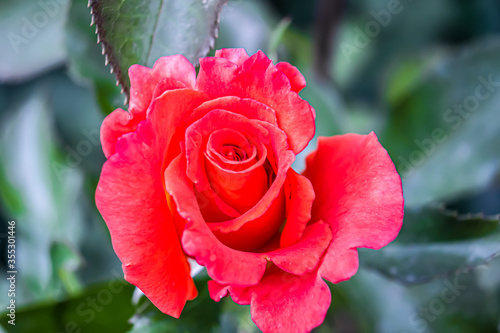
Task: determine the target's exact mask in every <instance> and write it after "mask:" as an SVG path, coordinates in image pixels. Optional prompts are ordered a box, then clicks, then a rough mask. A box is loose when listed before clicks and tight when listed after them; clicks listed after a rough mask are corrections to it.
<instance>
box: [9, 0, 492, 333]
mask: <svg viewBox="0 0 500 333" xmlns="http://www.w3.org/2000/svg"><path fill="white" fill-rule="evenodd" d="M49 2H50V3H52V4H55V5H52V6H49V5H47V3H49ZM40 13H45V15H42V14H40ZM45 18H46V19H45ZM89 23H90V14H89V9H88V8H87V1H86V0H73V1H68V0H57V1H55V0H54V1H50V0H41V1H38V0H22V1H18V0H0V226H1V230H0V242H1V246H0V306H1V309H5V307H6V306H7V305H8V301H9V298H8V297H7V290H8V288H9V287H8V282H7V280H6V272H7V270H8V269H7V266H6V264H7V253H6V250H7V241H6V240H7V235H8V231H9V230H8V228H7V227H8V225H7V221H10V220H15V221H16V241H17V243H16V244H17V258H16V259H17V270H18V274H17V281H16V305H17V309H16V310H17V312H16V325H15V326H12V325H8V324H7V319H8V317H7V316H6V314H5V312H3V313H2V318H1V320H0V324H1V325H2V326H1V327H0V331H8V332H228V333H229V332H241V333H243V332H245V333H246V332H258V331H259V330H258V329H257V328H256V327H255V325H254V324H253V323H252V322H251V320H250V318H249V309H248V307H244V306H237V305H235V304H234V303H232V302H231V300H230V299H226V300H224V301H222V302H221V303H215V302H213V301H211V300H210V299H209V297H208V296H207V292H206V287H205V285H206V279H207V277H206V274H205V273H204V272H201V273H200V274H199V275H198V276H197V277H196V280H197V284H198V287H199V289H200V297H199V298H198V299H197V300H196V301H194V302H189V304H188V305H187V307H186V309H185V311H184V313H183V316H182V317H181V320H173V319H171V318H168V317H166V316H164V315H162V314H160V313H159V312H158V311H155V309H154V306H152V305H150V304H149V302H148V301H147V300H146V299H144V298H141V297H139V296H140V295H137V294H135V295H134V287H133V286H131V285H129V284H128V283H126V282H124V281H123V280H122V271H121V268H120V263H119V261H118V259H117V257H116V255H115V254H114V252H113V250H112V247H111V242H110V238H109V233H108V231H107V228H106V226H105V224H104V222H103V220H102V218H101V217H100V215H99V213H98V211H97V209H96V207H95V204H94V191H95V188H96V184H97V181H98V179H99V173H100V169H101V166H102V164H103V162H104V160H105V159H104V156H103V154H102V152H101V147H100V143H99V127H100V124H101V122H102V120H103V118H104V117H105V115H106V114H107V113H109V112H111V111H112V110H113V109H115V108H117V107H123V96H121V95H120V90H119V88H117V87H116V86H115V78H114V75H113V74H110V73H109V66H108V67H105V65H104V56H102V55H101V47H100V46H99V45H97V44H96V36H95V34H94V29H95V28H94V27H90V26H89ZM222 47H244V48H245V49H246V50H247V51H248V52H249V53H250V54H252V53H254V52H256V51H257V50H259V49H261V50H263V51H264V52H265V53H266V54H268V55H269V56H270V57H272V58H273V59H274V60H275V61H288V62H291V63H292V64H294V65H295V66H297V67H298V68H299V69H300V70H301V71H302V73H304V75H305V77H306V80H307V82H308V86H307V88H306V89H305V90H304V91H303V92H302V93H301V96H302V97H303V98H304V99H306V100H308V101H309V102H310V103H311V104H312V105H313V106H314V108H315V109H316V112H317V134H318V135H335V134H342V133H347V132H357V133H368V132H370V131H375V132H376V133H377V135H378V137H379V139H380V141H381V142H382V144H383V145H384V147H386V149H387V150H388V152H389V153H390V155H391V157H392V159H393V160H394V162H395V164H396V166H397V168H398V171H399V172H400V174H401V175H402V178H403V185H404V194H405V200H406V207H405V211H406V215H405V221H404V226H403V230H402V231H401V234H400V236H399V237H398V238H397V240H396V241H395V242H393V243H392V244H391V245H389V246H388V247H386V248H385V249H383V250H380V251H370V250H362V251H360V269H359V272H358V274H357V275H356V276H354V277H353V278H352V279H351V280H349V281H346V282H342V283H339V284H337V285H330V287H331V291H332V306H331V308H330V310H329V312H328V315H327V318H326V320H325V322H324V324H323V325H322V326H320V327H319V328H317V329H316V330H315V332H318V333H322V332H338V333H357V332H363V333H364V332H367V333H368V332H370V333H371V332H382V333H385V332H388V333H391V332H399V333H403V332H406V333H410V332H412V333H413V332H419V333H421V332H457V333H458V332H464V333H465V332H484V333H489V332H500V258H497V256H499V255H500V224H499V221H498V214H499V213H500V186H499V183H500V182H499V181H500V177H499V175H500V173H499V170H500V2H498V1H497V0H475V1H469V0H440V1H434V0H401V1H397V0H319V1H299V0H268V1H264V0H229V3H228V4H227V5H226V6H225V7H224V9H223V11H222V15H221V21H220V32H219V38H218V39H217V41H216V48H222ZM212 52H213V51H212ZM314 145H315V142H314V141H313V142H312V143H311V145H310V147H309V148H308V150H307V151H306V152H305V153H304V154H306V153H307V152H308V151H311V150H312V149H314ZM304 154H302V158H303V156H304ZM295 168H296V169H297V170H300V169H301V168H303V162H301V161H300V159H299V161H298V162H297V163H296V165H295ZM138 218H140V217H138Z"/></svg>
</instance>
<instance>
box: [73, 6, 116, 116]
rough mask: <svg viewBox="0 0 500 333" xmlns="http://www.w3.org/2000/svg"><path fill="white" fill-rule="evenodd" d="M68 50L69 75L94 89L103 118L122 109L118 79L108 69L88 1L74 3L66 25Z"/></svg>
mask: <svg viewBox="0 0 500 333" xmlns="http://www.w3.org/2000/svg"><path fill="white" fill-rule="evenodd" d="M65 47H66V51H67V53H68V58H69V74H70V75H71V76H72V78H73V79H75V80H76V81H78V82H82V83H84V84H86V85H87V86H91V87H92V88H93V89H94V91H95V94H96V97H97V101H98V103H99V105H100V107H101V110H102V111H103V113H104V114H109V113H110V112H111V111H113V110H114V109H116V108H118V107H120V106H122V105H123V97H122V96H121V92H120V88H119V87H117V85H116V84H115V82H116V78H115V76H114V75H113V74H112V73H110V71H109V68H107V67H106V65H105V63H104V60H105V57H104V55H103V54H102V52H101V46H100V45H98V44H97V39H96V34H95V28H94V27H91V26H90V13H89V9H88V8H87V1H86V0H73V1H72V2H71V6H70V8H69V11H68V20H67V22H66V37H65Z"/></svg>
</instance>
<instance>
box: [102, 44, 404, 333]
mask: <svg viewBox="0 0 500 333" xmlns="http://www.w3.org/2000/svg"><path fill="white" fill-rule="evenodd" d="M129 77H130V83H131V88H130V105H129V112H126V111H124V110H122V109H117V110H115V111H114V112H113V113H111V114H110V115H109V116H108V117H107V118H106V119H105V120H104V122H103V124H102V128H101V141H102V146H103V150H104V154H105V155H106V158H107V161H106V163H105V164H104V166H103V169H102V174H101V178H100V181H99V185H98V187H97V193H96V202H97V207H98V208H99V211H100V212H101V214H102V216H103V218H104V220H105V221H106V223H107V226H108V228H109V230H110V233H111V239H112V242H113V247H114V250H115V252H116V254H117V255H118V257H119V258H120V260H121V262H122V263H123V271H124V273H125V279H126V280H127V281H129V282H130V283H132V284H134V285H136V286H137V287H138V288H139V289H140V290H141V291H142V292H144V294H145V295H146V296H147V297H148V298H149V299H150V300H151V302H152V303H153V304H154V305H155V306H157V307H158V308H159V309H160V310H161V311H162V312H164V313H166V314H168V315H171V316H173V317H176V318H178V317H179V316H180V314H181V311H182V309H183V307H184V305H185V303H186V301H188V300H192V299H194V298H195V297H196V296H197V291H196V288H195V285H194V283H193V279H192V278H191V275H190V265H189V263H188V258H192V259H194V260H196V262H198V264H200V265H202V266H204V267H206V270H207V273H208V275H209V276H210V278H211V279H212V280H211V281H209V282H208V288H209V292H210V296H211V297H212V298H213V299H214V300H215V301H219V300H220V299H221V298H222V297H224V296H227V295H228V294H230V295H231V297H232V299H233V300H234V301H235V302H236V303H238V304H250V311H251V316H252V319H253V321H254V322H255V323H256V325H257V326H258V327H259V328H260V329H262V330H263V331H265V332H306V331H310V330H311V329H313V328H314V327H316V326H318V325H320V324H321V323H322V322H323V320H324V318H325V315H326V311H327V309H328V307H329V305H330V300H331V295H330V291H329V288H328V286H327V284H326V282H325V281H324V279H326V280H328V281H330V282H332V283H337V282H340V281H343V280H346V279H349V278H350V277H351V276H352V275H354V274H355V273H356V271H357V269H358V254H357V248H358V247H366V248H372V249H379V248H381V247H383V246H385V245H387V244H388V243H389V242H391V241H392V240H393V239H394V238H395V237H396V236H397V234H398V232H399V230H400V228H401V224H402V218H403V195H402V189H401V179H400V177H399V175H398V174H397V172H396V169H395V167H394V164H393V163H392V161H391V159H390V157H389V155H388V154H387V152H386V150H385V149H384V148H383V147H382V146H381V145H380V143H379V142H378V140H377V137H376V136H375V134H374V133H370V134H368V135H357V134H346V135H339V136H333V137H320V138H318V148H317V150H316V151H314V152H313V153H311V154H310V155H309V156H308V157H307V159H306V170H305V171H304V172H303V173H302V174H298V173H297V172H295V171H294V170H293V169H292V168H291V166H292V163H293V162H294V160H295V156H296V155H297V154H298V153H300V152H301V151H302V150H303V149H304V148H305V147H306V146H307V144H308V143H309V141H310V140H311V139H312V138H313V136H314V133H315V124H314V122H315V112H314V109H313V108H312V107H311V106H310V105H309V103H307V102H306V101H305V100H303V99H302V98H300V97H299V95H298V93H299V91H300V90H302V88H304V87H305V84H306V83H305V80H304V77H303V76H302V74H301V73H300V72H299V71H298V70H297V69H296V68H295V67H293V66H292V65H290V64H288V63H286V62H280V63H278V64H276V65H273V63H272V62H271V60H269V59H268V58H267V57H266V55H265V54H264V53H262V52H260V51H259V52H257V53H256V54H254V55H253V56H251V57H249V56H248V54H247V53H246V52H245V51H244V50H243V49H223V50H219V51H217V52H216V53H215V57H207V58H202V59H200V68H199V73H198V76H197V75H196V71H195V68H194V67H193V65H192V64H191V63H189V61H188V60H187V59H186V58H184V57H183V56H181V55H175V56H168V57H162V58H160V59H159V60H158V61H157V62H156V63H155V64H154V66H153V68H147V67H143V66H140V65H134V66H132V67H130V69H129Z"/></svg>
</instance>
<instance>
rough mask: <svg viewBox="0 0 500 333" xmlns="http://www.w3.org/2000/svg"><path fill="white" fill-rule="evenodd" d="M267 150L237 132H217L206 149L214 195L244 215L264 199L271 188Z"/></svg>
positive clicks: (226, 130)
mask: <svg viewBox="0 0 500 333" xmlns="http://www.w3.org/2000/svg"><path fill="white" fill-rule="evenodd" d="M266 157H267V150H266V147H265V146H264V145H262V144H259V143H254V142H251V141H249V140H248V139H247V138H246V137H245V136H244V135H243V134H242V133H241V132H238V131H236V130H233V129H220V130H217V131H214V132H213V133H212V134H211V135H210V137H209V139H208V142H207V146H206V149H205V161H206V163H205V165H206V171H207V176H208V181H209V183H210V186H211V187H212V189H213V190H214V192H215V193H216V194H217V195H218V196H219V197H220V198H221V199H222V200H223V201H224V202H226V203H227V204H228V205H229V206H231V207H232V208H234V209H235V210H236V211H238V212H239V213H240V214H243V213H245V212H246V211H247V210H249V209H250V208H252V207H254V206H255V204H256V203H257V202H258V201H259V200H260V198H262V196H263V195H264V194H265V193H266V191H267V189H268V188H269V181H268V175H267V172H266V169H265V168H264V162H265V161H266Z"/></svg>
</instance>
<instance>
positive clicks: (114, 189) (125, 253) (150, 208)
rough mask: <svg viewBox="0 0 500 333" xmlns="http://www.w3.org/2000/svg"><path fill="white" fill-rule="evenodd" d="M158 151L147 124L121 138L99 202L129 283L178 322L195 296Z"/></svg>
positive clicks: (103, 176)
mask: <svg viewBox="0 0 500 333" xmlns="http://www.w3.org/2000/svg"><path fill="white" fill-rule="evenodd" d="M157 152H158V147H157V146H156V141H155V137H154V134H153V133H152V131H151V127H150V124H149V123H147V122H143V123H141V124H140V125H139V126H138V128H137V130H136V131H135V132H133V133H129V134H126V135H124V136H123V137H122V138H121V139H120V140H118V144H117V147H116V153H115V154H114V155H112V156H111V157H110V158H109V159H108V161H107V162H106V163H105V164H104V166H103V169H102V173H101V178H100V180H99V184H98V186H97V193H96V203H97V207H98V208H99V211H100V212H101V214H102V216H103V218H104V220H105V221H106V223H107V225H108V228H109V230H110V233H111V239H112V241H113V247H114V250H115V252H116V254H117V255H118V257H119V258H120V260H121V261H122V263H123V271H124V272H125V279H126V280H127V281H129V282H130V283H132V284H134V285H136V286H137V287H139V288H140V289H141V290H142V291H143V292H144V293H145V294H146V295H147V297H148V298H149V299H150V300H151V302H153V304H155V305H156V306H157V307H158V308H159V309H160V310H161V311H163V312H165V313H167V314H169V315H171V316H174V317H177V318H178V317H179V315H180V313H181V311H182V308H183V307H184V304H185V303H186V300H189V299H193V298H194V297H196V294H197V292H196V288H195V286H194V283H193V280H192V278H191V276H190V268H189V264H188V262H187V260H186V257H185V255H184V253H183V252H182V249H181V246H180V242H179V237H178V236H177V232H176V229H175V226H174V223H173V221H172V217H171V214H170V211H169V208H168V206H167V202H166V197H165V192H164V190H163V187H162V179H161V171H160V163H159V156H158V154H157Z"/></svg>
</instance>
